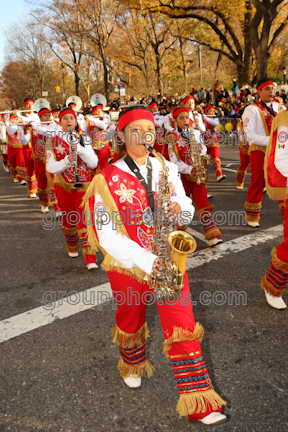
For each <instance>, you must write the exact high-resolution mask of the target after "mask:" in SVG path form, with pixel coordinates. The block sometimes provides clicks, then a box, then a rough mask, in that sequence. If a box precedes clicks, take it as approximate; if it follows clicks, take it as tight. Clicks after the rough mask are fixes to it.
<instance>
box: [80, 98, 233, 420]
mask: <svg viewBox="0 0 288 432" xmlns="http://www.w3.org/2000/svg"><path fill="white" fill-rule="evenodd" d="M118 130H119V135H118V136H117V142H118V143H119V141H120V139H121V145H122V150H124V148H126V152H127V154H126V156H125V157H123V158H121V159H120V160H118V161H117V162H116V163H114V164H112V165H110V166H108V167H107V168H105V169H104V170H103V171H102V172H101V173H99V174H97V175H96V176H95V177H94V179H93V181H92V183H91V185H90V187H89V189H88V190H87V192H86V195H85V198H84V204H85V211H86V212H87V213H88V215H87V217H88V219H89V217H90V216H91V215H92V212H94V215H95V225H90V226H89V227H88V230H89V242H91V244H92V245H93V246H94V247H99V248H100V249H101V250H102V252H103V254H104V261H103V264H102V268H103V269H104V270H106V271H107V276H108V278H109V281H110V284H111V288H112V291H113V295H114V298H115V302H116V304H117V311H116V314H115V318H116V324H115V326H114V327H113V334H114V342H116V343H117V344H118V346H119V354H120V359H119V364H118V369H119V371H120V375H121V377H122V378H123V380H124V382H125V384H126V385H127V386H128V387H130V388H136V387H140V385H141V378H142V376H143V374H144V372H145V373H146V374H147V376H148V378H149V377H150V376H152V375H153V369H154V368H153V366H152V365H151V363H150V362H149V360H148V359H147V357H146V350H145V346H146V339H147V337H148V335H149V332H148V328H147V323H146V309H147V304H149V302H150V304H151V298H150V297H151V294H152V297H154V300H155V302H156V306H157V309H158V313H159V315H160V320H161V325H162V329H163V334H164V338H165V342H164V344H163V351H164V353H165V354H166V356H167V357H168V358H170V360H171V364H172V368H173V372H174V375H175V379H176V383H177V387H178V391H179V396H180V397H179V401H178V404H177V408H176V410H177V411H178V413H179V414H180V415H183V416H188V419H189V420H191V421H192V420H196V421H200V422H202V423H203V424H216V423H220V422H223V421H225V420H226V416H225V415H223V414H221V406H222V405H223V404H225V402H224V401H223V399H222V398H221V397H220V396H219V395H218V394H217V393H216V392H215V390H214V389H213V387H212V384H211V381H210V378H209V375H208V372H207V368H206V365H205V362H204V359H203V355H202V351H201V345H200V341H201V339H202V336H203V328H202V326H201V325H200V324H199V323H195V320H194V316H193V309H192V302H191V301H187V298H189V295H190V290H189V281H188V276H187V273H185V279H184V288H183V292H182V296H181V297H180V298H176V299H175V301H173V302H169V303H168V302H167V301H163V299H162V300H161V301H160V300H159V298H158V299H157V298H156V296H155V293H154V292H153V290H151V289H150V286H149V283H150V277H151V276H153V277H154V276H155V274H156V275H157V274H158V275H159V274H161V270H162V266H163V262H162V260H161V259H160V258H159V257H157V256H156V255H154V254H153V253H152V252H151V243H152V241H153V221H152V222H151V217H149V215H150V216H151V214H152V212H153V208H154V206H155V204H156V201H157V200H155V202H154V193H155V190H156V182H157V181H158V179H159V173H160V172H161V170H162V164H161V162H160V161H159V159H158V158H156V157H155V158H150V157H149V151H148V150H147V145H154V141H155V124H154V116H153V114H152V113H151V112H150V111H149V110H147V109H145V108H142V107H139V106H133V107H130V108H128V109H127V110H125V111H122V112H121V114H120V116H119V121H118ZM164 163H165V166H166V167H167V169H168V170H169V171H168V184H169V191H170V202H171V204H170V203H169V202H168V206H167V209H166V210H167V211H169V210H171V211H173V212H174V213H176V214H177V215H179V217H178V218H177V219H178V224H180V225H181V224H185V223H187V219H189V217H187V216H190V218H192V217H193V214H194V207H193V205H192V202H191V199H190V198H188V197H187V196H186V195H185V191H184V189H183V185H182V183H181V180H180V179H179V177H178V174H177V167H176V166H175V165H174V164H171V163H170V162H167V161H165V162H164ZM167 201H168V200H167ZM184 211H185V212H186V214H185V217H184ZM181 212H182V213H181ZM156 213H157V208H154V216H155V214H156ZM185 219H186V220H185ZM153 294H154V295H153ZM184 298H186V301H183V300H184ZM152 299H153V298H152ZM190 300H191V297H190Z"/></svg>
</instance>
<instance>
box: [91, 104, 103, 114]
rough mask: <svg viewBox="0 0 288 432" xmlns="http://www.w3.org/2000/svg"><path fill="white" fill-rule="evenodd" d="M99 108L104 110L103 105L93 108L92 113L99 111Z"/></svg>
mask: <svg viewBox="0 0 288 432" xmlns="http://www.w3.org/2000/svg"><path fill="white" fill-rule="evenodd" d="M99 108H101V109H103V105H96V106H94V107H93V108H92V113H93V112H94V111H95V110H96V109H99Z"/></svg>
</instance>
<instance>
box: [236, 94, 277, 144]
mask: <svg viewBox="0 0 288 432" xmlns="http://www.w3.org/2000/svg"><path fill="white" fill-rule="evenodd" d="M266 105H267V106H269V107H270V108H271V107H272V109H273V110H274V112H276V113H278V107H279V103H278V102H270V103H267V104H266ZM283 108H284V107H283ZM242 121H243V129H244V132H245V133H246V136H247V141H248V143H249V146H251V145H260V146H263V147H267V146H268V143H269V139H270V136H269V135H268V136H267V135H266V132H265V128H264V125H263V120H262V117H261V114H260V111H259V108H257V107H256V106H255V105H248V106H247V107H246V108H245V110H244V112H243V115H242Z"/></svg>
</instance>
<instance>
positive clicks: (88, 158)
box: [34, 108, 98, 270]
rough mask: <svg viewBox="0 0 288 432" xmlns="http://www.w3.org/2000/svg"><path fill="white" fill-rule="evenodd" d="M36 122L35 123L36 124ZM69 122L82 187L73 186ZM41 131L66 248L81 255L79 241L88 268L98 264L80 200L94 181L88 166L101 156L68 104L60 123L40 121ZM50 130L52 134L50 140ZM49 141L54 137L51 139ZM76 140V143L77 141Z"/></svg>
mask: <svg viewBox="0 0 288 432" xmlns="http://www.w3.org/2000/svg"><path fill="white" fill-rule="evenodd" d="M35 126H36V125H34V127H35ZM69 126H71V128H72V130H73V137H71V142H73V143H75V145H74V144H73V145H71V148H72V150H74V151H77V168H78V174H79V177H80V181H81V183H82V186H81V187H78V188H76V187H75V186H74V181H75V170H74V165H73V162H74V163H75V160H76V156H75V154H70V145H69V141H70V135H69ZM37 132H38V133H42V135H44V134H45V132H46V134H45V139H46V143H47V145H46V170H47V171H48V172H49V173H50V174H51V175H52V176H53V178H54V186H55V192H56V195H57V198H58V203H59V206H60V208H61V211H62V231H63V234H64V236H65V240H66V248H67V251H68V255H69V256H70V257H71V258H74V257H77V256H78V251H79V249H80V245H79V237H80V244H81V247H82V253H83V257H84V262H85V265H86V267H87V268H88V270H91V269H93V268H98V266H97V264H96V253H95V251H94V250H92V248H91V246H90V244H89V242H88V239H87V227H86V223H88V219H87V218H86V216H85V214H84V213H83V209H82V208H81V202H82V199H83V197H84V195H85V191H86V189H87V188H88V186H89V184H90V182H91V176H90V173H89V169H88V168H92V169H95V168H96V166H97V163H98V158H97V156H96V154H95V153H94V151H93V149H92V147H91V145H90V144H89V143H88V142H87V140H84V139H83V134H82V131H80V132H81V133H78V128H77V117H76V113H75V112H74V111H73V110H72V109H69V108H65V109H63V110H62V111H61V112H60V114H59V126H58V125H55V124H50V125H43V126H42V125H38V128H37ZM47 132H50V133H51V135H52V138H51V139H50V140H49V138H48V134H47ZM48 141H51V143H50V142H48ZM76 142H77V144H76Z"/></svg>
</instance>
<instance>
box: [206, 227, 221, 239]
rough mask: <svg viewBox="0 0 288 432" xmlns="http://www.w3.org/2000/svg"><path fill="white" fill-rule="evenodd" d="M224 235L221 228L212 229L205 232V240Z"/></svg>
mask: <svg viewBox="0 0 288 432" xmlns="http://www.w3.org/2000/svg"><path fill="white" fill-rule="evenodd" d="M219 237H222V234H221V231H220V230H219V228H214V229H213V230H210V231H209V232H208V233H205V240H212V239H214V238H219Z"/></svg>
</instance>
